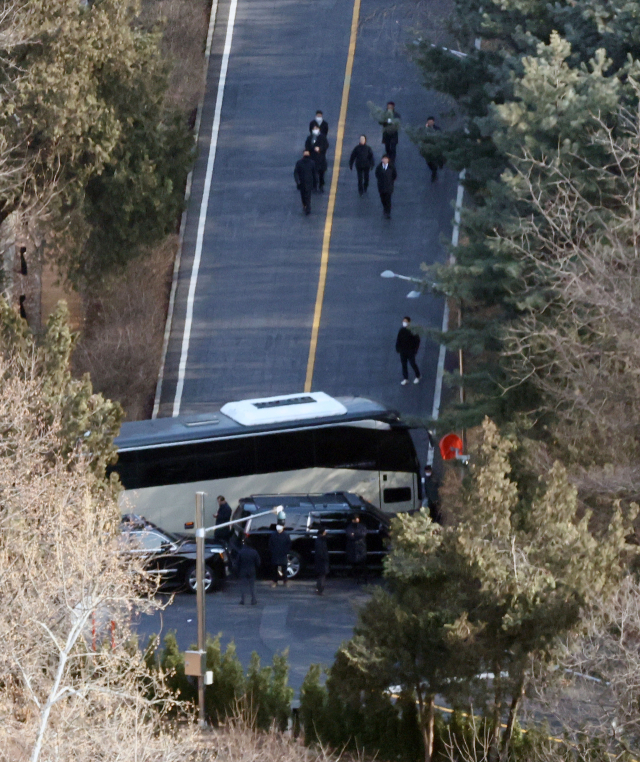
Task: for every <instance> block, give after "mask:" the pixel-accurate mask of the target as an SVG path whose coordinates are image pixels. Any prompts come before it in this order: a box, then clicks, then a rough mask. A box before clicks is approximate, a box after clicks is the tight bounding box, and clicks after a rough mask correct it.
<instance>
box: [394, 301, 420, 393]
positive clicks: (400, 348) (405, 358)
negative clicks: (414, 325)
mask: <svg viewBox="0 0 640 762" xmlns="http://www.w3.org/2000/svg"><path fill="white" fill-rule="evenodd" d="M410 325H411V318H410V317H408V316H406V315H405V317H403V318H402V328H401V329H400V330H399V331H398V336H397V338H396V352H397V353H398V354H399V355H400V363H401V364H402V381H401V382H400V383H401V384H402V386H406V385H407V384H408V383H409V371H408V370H407V363H409V364H410V365H411V367H412V368H413V372H414V373H415V374H416V377H415V378H414V379H413V383H414V384H417V383H419V382H420V368H418V366H417V365H416V354H417V353H418V349H419V348H420V337H419V336H417V335H416V334H415V333H413V331H411V330H410V329H409V326H410Z"/></svg>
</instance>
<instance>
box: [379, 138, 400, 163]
mask: <svg viewBox="0 0 640 762" xmlns="http://www.w3.org/2000/svg"><path fill="white" fill-rule="evenodd" d="M382 142H383V143H384V151H385V153H386V154H387V156H388V157H389V161H392V162H395V160H396V146H397V145H398V138H397V137H395V136H394V137H392V138H391V137H386V136H385V137H383V138H382Z"/></svg>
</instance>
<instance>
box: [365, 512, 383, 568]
mask: <svg viewBox="0 0 640 762" xmlns="http://www.w3.org/2000/svg"><path fill="white" fill-rule="evenodd" d="M360 521H361V522H362V523H363V524H364V526H365V527H366V528H367V565H368V566H380V565H381V564H382V559H383V558H384V556H385V555H386V548H385V544H386V533H385V532H383V531H382V523H381V522H380V520H379V519H378V518H376V517H375V516H372V515H371V514H370V513H365V512H364V511H363V512H362V513H361V514H360Z"/></svg>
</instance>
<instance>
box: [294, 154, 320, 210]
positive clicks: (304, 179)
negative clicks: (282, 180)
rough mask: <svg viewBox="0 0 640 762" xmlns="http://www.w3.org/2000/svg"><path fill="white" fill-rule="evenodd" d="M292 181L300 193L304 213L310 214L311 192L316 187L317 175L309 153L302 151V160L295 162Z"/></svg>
mask: <svg viewBox="0 0 640 762" xmlns="http://www.w3.org/2000/svg"><path fill="white" fill-rule="evenodd" d="M293 179H294V180H295V181H296V187H297V188H298V190H299V191H300V198H301V199H302V208H303V209H304V213H305V214H311V191H312V190H313V189H314V188H315V187H316V183H317V182H318V174H317V172H316V163H315V161H314V160H313V159H312V158H311V154H310V153H309V151H304V153H303V154H302V158H301V159H298V161H297V162H296V166H295V169H294V170H293Z"/></svg>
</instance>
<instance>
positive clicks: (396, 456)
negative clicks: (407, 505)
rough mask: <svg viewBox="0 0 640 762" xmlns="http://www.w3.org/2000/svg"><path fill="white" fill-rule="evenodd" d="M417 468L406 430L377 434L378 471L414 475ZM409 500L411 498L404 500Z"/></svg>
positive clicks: (409, 434)
mask: <svg viewBox="0 0 640 762" xmlns="http://www.w3.org/2000/svg"><path fill="white" fill-rule="evenodd" d="M417 468H418V463H417V460H416V451H415V448H414V446H413V440H412V439H411V432H410V431H409V430H408V429H401V428H398V429H390V430H388V431H379V432H378V470H379V471H405V472H407V473H412V472H413V473H415V472H416V469H417ZM405 499H408V500H410V499H411V497H409V498H405Z"/></svg>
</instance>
